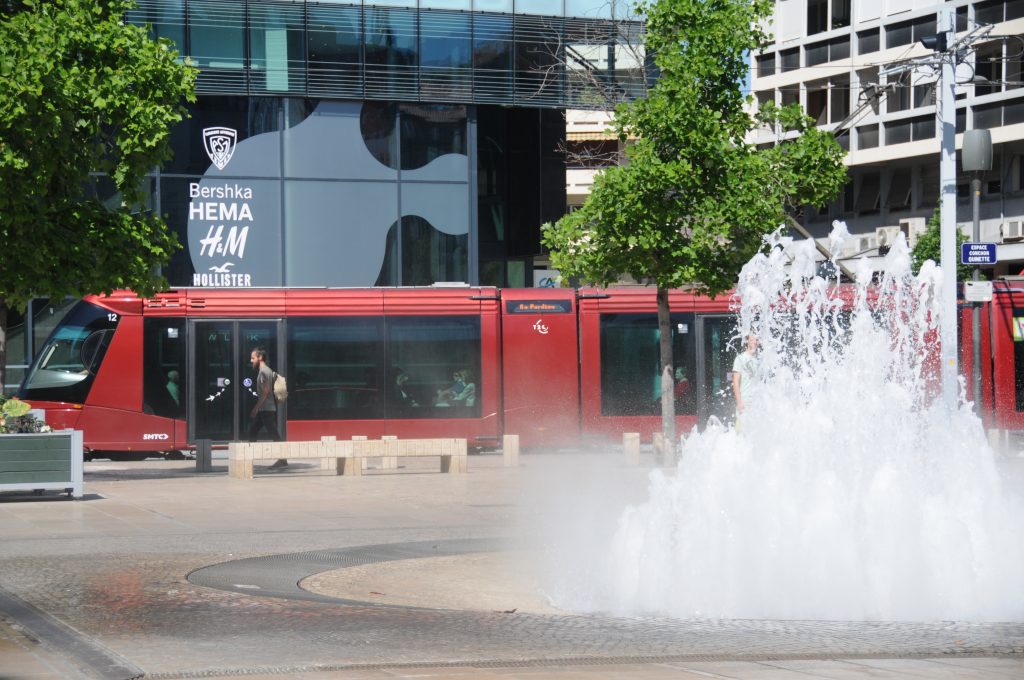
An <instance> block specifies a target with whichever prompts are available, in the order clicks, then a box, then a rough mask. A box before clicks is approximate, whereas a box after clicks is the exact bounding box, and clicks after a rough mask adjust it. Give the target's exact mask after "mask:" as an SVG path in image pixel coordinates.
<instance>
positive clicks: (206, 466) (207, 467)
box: [196, 439, 213, 472]
mask: <svg viewBox="0 0 1024 680" xmlns="http://www.w3.org/2000/svg"><path fill="white" fill-rule="evenodd" d="M196 472H213V442H212V441H210V440H209V439H197V440H196Z"/></svg>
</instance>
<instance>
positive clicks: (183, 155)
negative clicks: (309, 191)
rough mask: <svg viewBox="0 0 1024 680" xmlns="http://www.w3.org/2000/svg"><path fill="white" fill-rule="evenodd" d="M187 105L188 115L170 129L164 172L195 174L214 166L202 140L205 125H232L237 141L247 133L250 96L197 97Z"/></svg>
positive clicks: (229, 126) (230, 126)
mask: <svg viewBox="0 0 1024 680" xmlns="http://www.w3.org/2000/svg"><path fill="white" fill-rule="evenodd" d="M188 108H189V113H190V115H189V117H187V118H185V119H184V120H182V121H181V122H180V123H178V124H177V125H175V126H174V127H172V128H171V150H172V151H173V155H172V156H171V159H170V160H169V161H167V162H166V163H165V164H164V166H163V171H164V172H165V173H176V174H177V173H182V174H186V173H187V174H196V175H198V174H202V173H204V172H206V170H207V169H209V168H211V167H213V161H211V160H210V156H209V154H208V153H207V151H206V147H205V145H204V143H203V129H204V128H208V127H226V128H232V129H233V130H236V131H237V134H238V139H237V141H241V140H243V139H245V138H246V137H248V136H249V134H248V128H249V99H248V98H247V97H219V96H204V97H198V98H197V99H196V101H195V102H193V103H192V104H189V107H188ZM237 141H236V143H237ZM228 167H229V168H233V167H234V166H232V165H229V166H228ZM275 172H276V169H275Z"/></svg>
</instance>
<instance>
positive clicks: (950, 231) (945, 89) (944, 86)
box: [938, 3, 959, 408]
mask: <svg viewBox="0 0 1024 680" xmlns="http://www.w3.org/2000/svg"><path fill="white" fill-rule="evenodd" d="M955 21H956V18H955V15H954V12H953V8H952V7H950V6H949V5H948V3H946V4H944V5H943V6H942V7H940V8H939V25H938V27H939V32H940V35H942V34H945V36H946V40H945V44H946V45H952V44H953V42H954V40H955V39H956V25H955ZM941 59H942V61H941V64H942V66H941V69H942V70H941V73H940V76H939V88H940V100H939V101H940V105H939V112H938V118H939V120H938V123H939V125H940V126H941V130H942V134H941V140H942V142H941V151H940V153H941V160H940V164H939V183H940V186H941V187H942V203H941V221H940V235H941V248H940V259H941V264H942V297H941V299H940V304H941V316H940V324H939V342H940V343H941V345H942V349H941V358H942V397H943V401H945V403H946V405H947V406H948V407H949V408H956V405H957V393H958V391H959V390H958V375H959V370H958V367H957V337H956V312H957V309H956V96H955V92H954V91H955V88H956V81H955V79H954V77H953V73H954V61H955V59H956V55H955V53H953V52H951V51H950V52H945V53H943V54H942V55H941Z"/></svg>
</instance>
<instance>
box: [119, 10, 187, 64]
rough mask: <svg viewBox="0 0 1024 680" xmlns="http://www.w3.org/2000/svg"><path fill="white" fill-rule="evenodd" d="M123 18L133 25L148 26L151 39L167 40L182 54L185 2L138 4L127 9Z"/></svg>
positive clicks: (183, 47)
mask: <svg viewBox="0 0 1024 680" xmlns="http://www.w3.org/2000/svg"><path fill="white" fill-rule="evenodd" d="M125 17H126V18H127V19H128V20H129V21H130V22H132V23H133V24H141V25H145V24H149V29H150V30H149V33H150V35H151V36H152V37H154V38H167V39H168V40H170V41H171V42H173V43H174V45H175V49H177V50H178V52H179V53H184V51H185V0H160V1H159V2H147V3H140V5H139V6H136V7H132V8H131V9H129V10H128V12H127V13H126V14H125Z"/></svg>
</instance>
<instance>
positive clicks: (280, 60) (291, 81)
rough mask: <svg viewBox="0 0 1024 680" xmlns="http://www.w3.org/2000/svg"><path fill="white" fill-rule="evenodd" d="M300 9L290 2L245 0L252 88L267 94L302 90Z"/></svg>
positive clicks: (299, 5) (303, 76)
mask: <svg viewBox="0 0 1024 680" xmlns="http://www.w3.org/2000/svg"><path fill="white" fill-rule="evenodd" d="M303 14H304V11H303V6H302V5H301V4H298V3H292V2H272V1H270V0H250V1H249V45H250V48H249V52H250V56H251V62H250V63H251V67H252V70H253V82H252V87H253V89H255V90H257V91H261V90H262V91H267V92H289V91H293V92H303V91H305V85H306V84H305V72H306V69H305V56H306V55H305V44H304V42H305V40H304V36H303V29H304V26H303V23H304V16H303Z"/></svg>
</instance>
